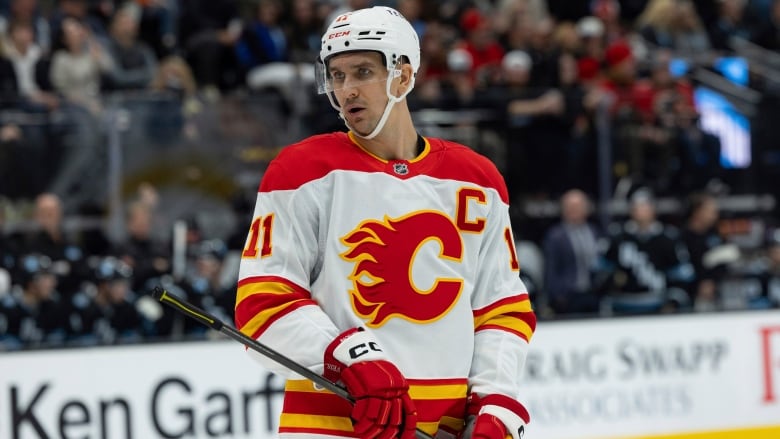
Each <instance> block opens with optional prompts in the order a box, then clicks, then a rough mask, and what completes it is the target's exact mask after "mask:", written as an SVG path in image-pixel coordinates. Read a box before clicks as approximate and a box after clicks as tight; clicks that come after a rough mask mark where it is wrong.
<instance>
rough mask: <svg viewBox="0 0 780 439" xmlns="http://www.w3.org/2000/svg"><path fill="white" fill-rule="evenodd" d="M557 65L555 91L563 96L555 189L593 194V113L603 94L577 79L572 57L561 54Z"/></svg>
mask: <svg viewBox="0 0 780 439" xmlns="http://www.w3.org/2000/svg"><path fill="white" fill-rule="evenodd" d="M558 66H559V67H558V84H559V86H558V89H559V90H560V92H561V93H562V94H563V99H564V112H563V114H562V116H561V119H560V123H561V127H560V130H559V131H558V133H557V135H558V136H562V138H561V140H560V141H561V142H562V144H563V145H565V146H564V148H565V149H564V151H563V155H562V163H561V164H559V165H558V166H560V167H561V168H562V169H563V173H562V174H563V175H561V176H560V179H561V182H560V186H559V187H560V188H561V190H563V189H565V188H569V187H579V188H581V189H582V190H584V191H585V192H586V193H588V194H594V193H595V192H596V178H595V175H594V173H593V171H592V170H593V169H596V168H597V166H598V165H597V154H596V132H595V128H594V123H593V114H594V111H595V109H596V107H597V106H598V105H599V103H600V100H601V99H603V94H602V92H601V90H600V89H599V88H598V87H596V86H594V85H592V84H591V85H586V81H582V80H580V70H579V65H578V63H577V60H576V59H575V58H574V56H573V55H572V54H570V53H566V52H563V53H561V54H560V55H559V57H558Z"/></svg>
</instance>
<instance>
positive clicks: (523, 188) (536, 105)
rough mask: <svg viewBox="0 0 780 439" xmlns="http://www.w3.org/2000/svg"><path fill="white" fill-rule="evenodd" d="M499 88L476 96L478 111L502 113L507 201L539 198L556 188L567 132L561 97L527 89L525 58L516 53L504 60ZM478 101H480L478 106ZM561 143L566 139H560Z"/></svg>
mask: <svg viewBox="0 0 780 439" xmlns="http://www.w3.org/2000/svg"><path fill="white" fill-rule="evenodd" d="M501 65H502V68H501V76H500V78H499V82H498V83H496V84H494V85H493V86H491V87H490V88H489V89H488V90H486V91H485V92H483V93H479V94H478V96H479V99H480V103H481V104H480V105H484V106H487V107H494V108H495V107H497V108H501V109H505V113H504V114H503V115H501V117H502V123H504V124H505V125H504V126H505V127H506V130H507V135H506V137H505V138H506V139H507V166H506V169H504V171H503V172H504V173H505V178H506V180H507V186H508V189H509V195H510V197H512V198H513V199H515V198H516V197H518V196H520V195H521V194H528V193H529V192H530V193H531V194H532V196H535V197H541V198H545V197H547V196H550V195H553V196H555V195H554V193H555V192H556V191H557V190H558V188H559V185H560V184H561V181H562V180H561V178H560V173H561V172H563V170H562V169H561V167H560V166H559V165H560V163H559V161H560V158H561V157H562V154H563V151H562V150H563V148H564V145H565V143H562V142H561V140H562V139H564V138H566V136H567V135H568V132H564V133H561V132H560V130H561V126H560V125H561V123H562V119H561V117H562V115H563V114H564V111H565V110H566V109H565V100H564V97H563V94H562V93H561V92H560V91H559V90H557V89H553V88H545V87H531V86H530V85H529V84H530V79H531V70H532V68H533V67H532V61H531V57H530V56H529V55H528V54H527V53H525V52H521V51H512V52H509V53H507V54H506V56H504V59H503V61H502V64H501ZM483 99H484V101H482V100H483ZM566 140H567V138H566Z"/></svg>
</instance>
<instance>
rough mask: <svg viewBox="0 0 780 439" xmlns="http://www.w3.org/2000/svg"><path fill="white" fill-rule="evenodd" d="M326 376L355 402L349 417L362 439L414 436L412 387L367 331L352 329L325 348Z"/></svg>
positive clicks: (408, 437) (411, 438)
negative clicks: (344, 390)
mask: <svg viewBox="0 0 780 439" xmlns="http://www.w3.org/2000/svg"><path fill="white" fill-rule="evenodd" d="M324 376H325V378H327V379H329V380H330V381H333V382H334V383H336V382H341V383H343V384H344V386H345V387H346V388H347V391H348V392H349V394H350V395H351V396H352V397H353V398H354V399H355V405H354V406H353V408H352V414H351V415H350V416H351V418H352V421H353V423H354V430H355V433H357V434H358V436H359V437H361V438H366V439H372V438H377V439H390V438H401V439H413V438H414V437H415V429H416V427H417V410H416V409H415V407H414V402H413V401H412V399H411V398H410V397H409V384H408V383H407V382H406V378H404V376H403V375H402V374H401V372H400V371H399V370H398V368H396V367H395V365H393V363H391V362H389V361H388V360H387V357H386V356H385V354H384V352H382V349H381V348H379V345H378V344H377V342H376V340H375V339H374V338H373V337H372V336H371V335H370V334H369V333H368V332H366V331H363V330H362V329H360V328H353V329H350V330H349V331H346V332H344V333H342V334H341V335H339V336H338V337H336V339H335V340H333V342H331V344H330V345H329V346H328V347H327V349H325V373H324Z"/></svg>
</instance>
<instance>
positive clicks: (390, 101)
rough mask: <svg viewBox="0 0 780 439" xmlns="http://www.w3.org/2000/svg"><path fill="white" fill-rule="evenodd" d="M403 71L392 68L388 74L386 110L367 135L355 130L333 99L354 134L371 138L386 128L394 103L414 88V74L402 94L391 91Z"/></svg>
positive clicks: (363, 137) (341, 116)
mask: <svg viewBox="0 0 780 439" xmlns="http://www.w3.org/2000/svg"><path fill="white" fill-rule="evenodd" d="M400 73H401V71H400V70H398V69H393V70H391V72H390V74H388V75H387V84H386V86H385V93H386V94H387V105H385V110H384V111H383V112H382V117H380V118H379V122H377V124H376V126H375V127H374V129H373V130H372V131H371V132H370V133H368V134H366V135H365V136H364V135H362V134H360V133H358V132H357V131H355V130H354V129H353V128H352V127H351V126H349V123H348V122H347V118H345V117H344V113H342V112H341V108H339V107H336V106H335V105H333V104H334V101H333V99H331V105H333V106H334V107H336V109H337V110H339V117H340V118H341V120H343V121H344V125H346V127H347V128H348V129H349V130H350V131H352V133H353V134H355V135H356V136H358V137H360V138H361V139H366V140H371V139H373V138H374V137H376V136H377V135H378V134H379V132H380V131H382V128H384V126H385V123H386V122H387V118H388V117H389V116H390V111H391V110H392V109H393V105H395V104H397V103H399V102H401V101H402V100H404V98H405V97H406V95H408V94H409V92H410V91H412V88H413V87H414V79H415V78H414V76H412V80H411V83H410V84H409V88H407V89H406V91H405V92H403V93H402V94H401V96H398V97H396V96H393V94H392V93H390V85H391V84H392V83H393V79H394V78H396V77H397V76H398V75H400ZM328 97H329V98H330V94H328Z"/></svg>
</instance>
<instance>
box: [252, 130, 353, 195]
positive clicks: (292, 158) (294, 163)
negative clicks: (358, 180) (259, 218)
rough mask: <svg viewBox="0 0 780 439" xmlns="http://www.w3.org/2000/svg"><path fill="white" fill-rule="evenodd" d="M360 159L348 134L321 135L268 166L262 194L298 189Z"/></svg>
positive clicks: (288, 149) (292, 147) (286, 150)
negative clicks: (356, 155)
mask: <svg viewBox="0 0 780 439" xmlns="http://www.w3.org/2000/svg"><path fill="white" fill-rule="evenodd" d="M355 160H357V157H355V147H354V145H353V144H352V142H351V141H350V140H349V137H347V134H346V133H342V132H335V133H328V134H317V135H314V136H311V137H307V138H306V139H303V140H301V141H300V142H298V143H294V144H292V145H289V146H287V147H285V148H283V149H282V150H281V152H280V153H279V155H277V156H276V157H275V158H274V159H273V160H272V161H271V163H270V164H269V165H268V169H266V171H265V173H264V174H263V179H262V181H261V182H260V189H259V190H260V192H269V191H274V190H289V189H297V188H298V187H300V186H301V185H303V184H305V183H307V182H309V181H312V180H317V179H319V178H322V177H324V176H325V175H327V174H328V173H329V172H331V171H333V170H336V169H345V168H347V167H348V165H347V164H348V163H352V162H354V161H355Z"/></svg>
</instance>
